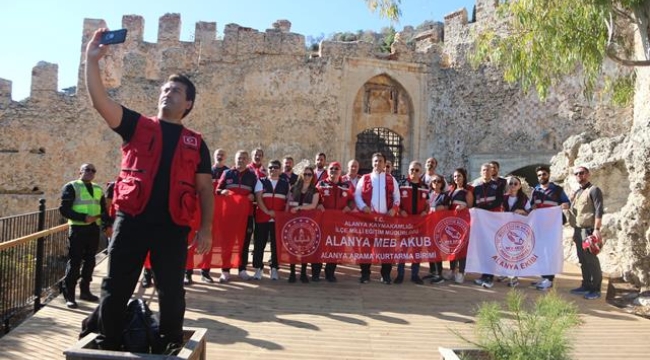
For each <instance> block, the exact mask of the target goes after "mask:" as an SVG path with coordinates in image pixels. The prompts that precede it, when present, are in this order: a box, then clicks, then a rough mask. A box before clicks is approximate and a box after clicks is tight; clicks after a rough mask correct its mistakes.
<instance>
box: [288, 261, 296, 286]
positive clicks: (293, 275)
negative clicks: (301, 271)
mask: <svg viewBox="0 0 650 360" xmlns="http://www.w3.org/2000/svg"><path fill="white" fill-rule="evenodd" d="M287 281H288V282H290V283H295V282H296V264H290V265H289V279H288V280H287Z"/></svg>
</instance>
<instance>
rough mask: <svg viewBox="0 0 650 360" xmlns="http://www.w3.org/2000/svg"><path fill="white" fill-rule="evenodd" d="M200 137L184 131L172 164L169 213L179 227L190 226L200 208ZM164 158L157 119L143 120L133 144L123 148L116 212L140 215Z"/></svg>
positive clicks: (115, 202) (135, 133)
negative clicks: (197, 180)
mask: <svg viewBox="0 0 650 360" xmlns="http://www.w3.org/2000/svg"><path fill="white" fill-rule="evenodd" d="M200 148H201V134H199V133H197V132H194V131H192V130H189V129H187V128H185V127H183V130H181V136H180V138H179V139H178V145H176V151H175V152H174V158H173V159H172V164H171V173H170V181H169V184H170V186H169V212H170V214H171V217H172V220H173V221H174V223H176V224H177V225H182V226H188V225H189V224H190V221H191V220H192V218H193V216H194V212H195V211H196V210H197V207H198V201H197V200H198V199H197V193H196V184H195V182H196V181H195V173H196V168H197V166H198V164H199V162H200V161H201V154H200ZM161 155H162V129H161V128H160V122H159V120H158V118H148V117H145V116H140V119H139V120H138V124H137V125H136V127H135V131H134V133H133V136H132V137H131V140H129V142H128V143H126V144H125V145H123V146H122V165H121V170H120V175H119V176H118V178H117V181H116V182H115V194H114V196H113V204H115V209H116V210H119V211H122V212H124V213H125V214H128V215H131V216H135V215H139V214H141V213H142V212H143V211H144V209H145V207H146V206H147V203H148V202H149V197H150V196H151V190H152V189H153V180H154V178H155V177H156V173H157V172H158V165H159V164H160V157H161Z"/></svg>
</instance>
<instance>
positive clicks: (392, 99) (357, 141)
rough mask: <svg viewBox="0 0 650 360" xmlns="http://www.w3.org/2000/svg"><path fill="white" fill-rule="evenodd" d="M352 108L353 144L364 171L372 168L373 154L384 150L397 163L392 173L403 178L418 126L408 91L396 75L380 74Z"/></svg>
mask: <svg viewBox="0 0 650 360" xmlns="http://www.w3.org/2000/svg"><path fill="white" fill-rule="evenodd" d="M352 109H353V113H352V118H351V123H350V124H351V130H352V131H351V133H350V140H351V141H350V145H351V147H352V146H354V159H357V160H358V161H359V168H360V172H361V173H367V172H370V171H371V170H372V159H371V156H372V154H373V153H374V152H381V153H383V154H384V156H386V160H390V161H391V162H392V163H393V171H392V174H393V175H395V176H396V177H398V178H401V177H402V172H403V171H404V170H405V166H404V163H405V162H406V163H408V161H410V160H409V159H411V158H412V157H413V156H414V155H413V151H414V144H413V139H414V138H416V135H415V133H414V132H415V131H416V128H417V127H416V126H414V124H413V103H412V101H411V97H410V95H409V94H408V92H407V91H406V90H405V89H404V87H403V86H402V85H401V84H400V83H399V82H397V81H395V79H393V78H392V77H390V76H388V75H386V74H380V75H376V76H373V77H372V78H370V79H368V80H367V81H366V82H365V83H364V84H363V86H361V88H359V90H358V91H357V94H356V96H355V99H354V102H353V108H352ZM407 140H408V143H407V142H406V141H407Z"/></svg>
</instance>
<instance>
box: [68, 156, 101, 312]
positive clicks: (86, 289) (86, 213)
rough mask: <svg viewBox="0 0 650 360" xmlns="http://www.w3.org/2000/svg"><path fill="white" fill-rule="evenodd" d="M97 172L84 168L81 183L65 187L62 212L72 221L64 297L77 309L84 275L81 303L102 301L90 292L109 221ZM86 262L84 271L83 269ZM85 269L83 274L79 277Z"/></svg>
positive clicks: (76, 182)
mask: <svg viewBox="0 0 650 360" xmlns="http://www.w3.org/2000/svg"><path fill="white" fill-rule="evenodd" d="M96 172H97V169H96V168H95V166H94V165H93V164H83V165H81V168H80V169H79V179H78V180H74V181H71V182H69V183H67V184H65V186H64V187H63V191H62V195H61V206H59V212H61V215H63V216H64V217H65V218H67V219H68V225H70V229H69V232H68V263H67V265H66V268H65V278H64V279H63V284H62V285H63V286H62V290H63V297H64V298H65V301H66V303H65V304H66V306H67V307H69V308H71V309H74V308H77V302H76V301H75V288H76V287H77V280H78V279H79V276H80V275H81V282H80V283H79V287H80V290H81V293H80V295H79V298H80V299H81V300H86V301H92V302H97V301H98V300H99V298H98V297H97V296H95V295H93V294H92V293H91V292H90V282H91V281H92V279H93V270H94V269H95V254H97V248H98V246H99V227H100V225H101V223H102V220H104V221H109V220H108V213H107V212H106V199H105V198H104V192H103V191H102V188H101V186H99V185H97V184H95V183H93V182H92V181H93V179H94V178H95V173H96ZM82 262H83V267H82V266H81V265H82ZM79 269H81V274H80V273H79Z"/></svg>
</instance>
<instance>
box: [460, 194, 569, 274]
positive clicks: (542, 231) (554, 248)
mask: <svg viewBox="0 0 650 360" xmlns="http://www.w3.org/2000/svg"><path fill="white" fill-rule="evenodd" d="M470 214H471V219H472V222H471V230H470V235H469V247H468V250H467V266H466V271H467V272H475V273H484V274H494V275H507V276H538V275H554V274H558V273H561V272H562V265H563V261H564V259H563V250H562V209H561V208H560V207H559V206H555V207H549V208H543V209H537V210H534V211H533V212H531V213H530V214H529V215H528V216H523V215H518V214H515V213H511V212H490V211H486V210H482V209H477V208H472V209H470Z"/></svg>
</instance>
